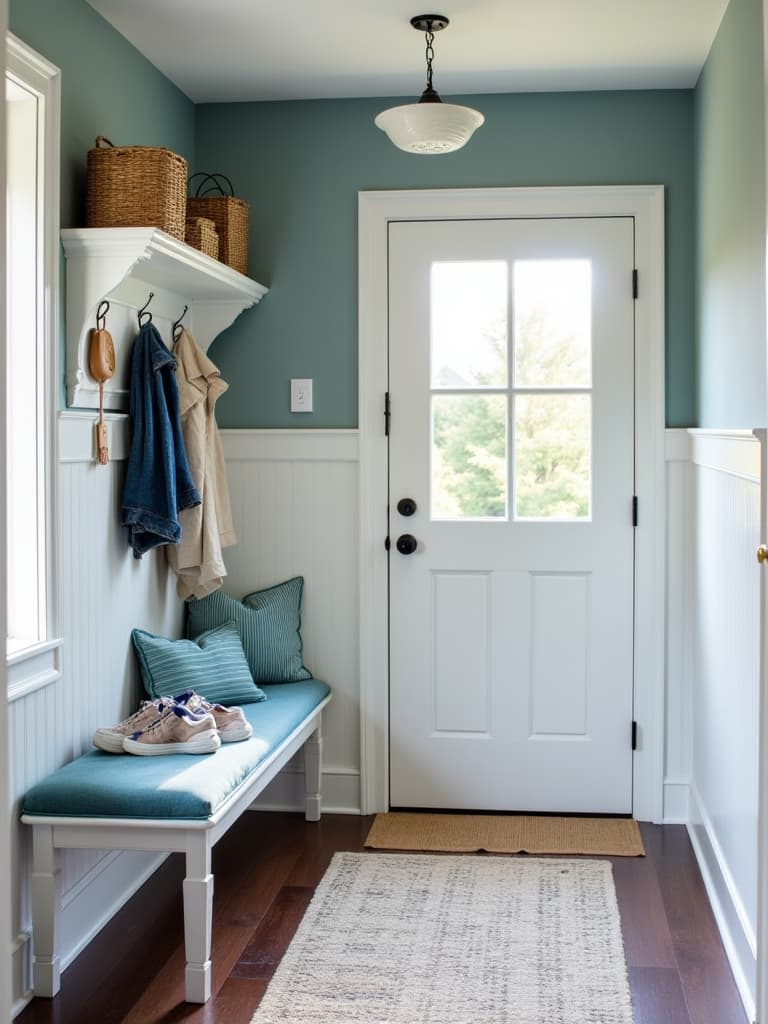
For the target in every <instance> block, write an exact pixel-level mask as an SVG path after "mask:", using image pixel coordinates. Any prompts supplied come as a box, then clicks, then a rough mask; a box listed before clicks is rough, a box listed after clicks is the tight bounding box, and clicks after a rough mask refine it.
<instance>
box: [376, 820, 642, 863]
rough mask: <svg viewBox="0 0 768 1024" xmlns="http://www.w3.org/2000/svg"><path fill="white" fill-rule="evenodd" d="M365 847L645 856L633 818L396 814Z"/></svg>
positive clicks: (383, 822)
mask: <svg viewBox="0 0 768 1024" xmlns="http://www.w3.org/2000/svg"><path fill="white" fill-rule="evenodd" d="M365 845H366V846H369V847H373V848H374V849H377V850H429V851H433V852H441V853H473V852H475V851H477V850H485V851H486V852H487V853H554V854H560V855H563V854H567V855H572V854H573V855H579V854H585V855H588V856H595V855H600V854H605V855H609V856H613V857H644V856H645V847H644V846H643V840H642V837H641V835H640V829H639V827H638V824H637V822H636V821H633V820H632V819H631V818H547V817H532V816H526V815H513V814H510V815H506V814H505V815H497V814H416V813H413V814H412V813H410V812H394V813H390V814H377V815H376V819H375V821H374V823H373V825H372V826H371V830H370V832H369V833H368V838H367V839H366V840H365Z"/></svg>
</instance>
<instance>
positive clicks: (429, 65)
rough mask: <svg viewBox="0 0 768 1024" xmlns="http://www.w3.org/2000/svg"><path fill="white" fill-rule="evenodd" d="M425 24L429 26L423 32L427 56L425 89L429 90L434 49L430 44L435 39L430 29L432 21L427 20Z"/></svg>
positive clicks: (430, 88)
mask: <svg viewBox="0 0 768 1024" xmlns="http://www.w3.org/2000/svg"><path fill="white" fill-rule="evenodd" d="M427 25H428V26H429V27H428V28H427V31H426V32H425V37H426V40H427V51H426V57H427V89H428V90H429V91H430V92H431V91H432V61H433V60H434V59H435V51H434V48H433V46H432V43H434V41H435V33H434V32H433V31H432V22H431V21H429V22H427Z"/></svg>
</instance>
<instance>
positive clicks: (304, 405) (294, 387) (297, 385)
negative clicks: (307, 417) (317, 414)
mask: <svg viewBox="0 0 768 1024" xmlns="http://www.w3.org/2000/svg"><path fill="white" fill-rule="evenodd" d="M291 412H312V378H311V377H292V378H291Z"/></svg>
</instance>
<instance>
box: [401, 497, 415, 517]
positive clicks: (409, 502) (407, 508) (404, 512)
mask: <svg viewBox="0 0 768 1024" xmlns="http://www.w3.org/2000/svg"><path fill="white" fill-rule="evenodd" d="M397 511H398V512H399V513H400V515H401V516H412V515H413V513H414V512H415V511H416V502H415V501H414V500H413V498H401V499H400V501H398V503H397Z"/></svg>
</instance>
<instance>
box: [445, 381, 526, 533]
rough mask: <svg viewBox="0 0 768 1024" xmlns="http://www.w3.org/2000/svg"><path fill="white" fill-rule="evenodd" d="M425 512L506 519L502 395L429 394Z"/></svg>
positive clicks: (505, 410)
mask: <svg viewBox="0 0 768 1024" xmlns="http://www.w3.org/2000/svg"><path fill="white" fill-rule="evenodd" d="M431 515H432V518H433V519H502V518H505V517H506V515H507V398H506V396H505V395H478V394H473V395H433V397H432V487H431Z"/></svg>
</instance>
